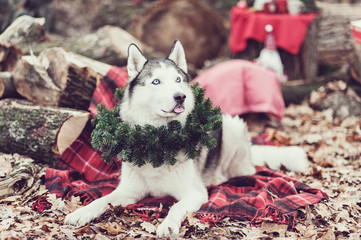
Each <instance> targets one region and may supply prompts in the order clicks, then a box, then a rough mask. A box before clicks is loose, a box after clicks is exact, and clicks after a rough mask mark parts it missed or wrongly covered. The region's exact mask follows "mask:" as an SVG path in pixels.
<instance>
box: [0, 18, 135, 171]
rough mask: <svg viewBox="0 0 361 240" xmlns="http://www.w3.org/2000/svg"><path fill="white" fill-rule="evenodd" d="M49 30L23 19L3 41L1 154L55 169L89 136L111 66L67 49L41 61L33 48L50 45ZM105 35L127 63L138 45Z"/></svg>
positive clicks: (44, 54) (112, 31) (120, 34)
mask: <svg viewBox="0 0 361 240" xmlns="http://www.w3.org/2000/svg"><path fill="white" fill-rule="evenodd" d="M43 24H44V21H43V20H42V19H36V18H32V17H29V16H23V17H19V18H18V19H16V20H15V21H14V22H13V23H12V25H10V26H9V27H8V28H7V29H6V30H5V31H4V32H3V33H2V34H1V35H0V98H1V99H2V100H0V131H1V135H0V151H1V152H6V153H20V154H24V155H27V156H30V157H32V158H34V159H35V160H38V161H40V162H45V163H50V164H51V163H54V162H55V159H57V157H59V155H60V154H61V153H62V152H64V150H65V149H66V148H67V147H68V146H69V145H70V144H71V143H72V142H73V141H74V140H75V139H76V138H77V137H78V136H79V134H80V133H81V131H82V130H83V128H84V126H85V124H86V123H87V121H88V119H89V112H88V111H86V110H87V109H88V106H89V103H90V100H91V97H92V94H93V91H94V89H95V87H96V86H97V84H98V83H99V81H100V79H101V78H102V77H103V76H104V75H105V74H106V73H107V72H108V70H109V69H110V67H111V66H110V65H108V64H106V63H102V62H100V61H96V60H93V59H91V58H87V57H84V56H82V55H79V54H76V53H73V52H71V51H67V50H65V49H63V48H61V47H51V48H45V49H44V50H42V51H41V52H40V53H39V55H38V56H35V55H34V54H33V53H32V52H31V46H36V45H38V46H40V45H42V44H44V43H45V42H44V40H45V39H46V36H45V33H44V30H43V26H42V25H43ZM101 31H103V34H102V36H103V38H108V39H107V40H108V43H109V42H110V41H111V40H112V39H111V37H113V36H116V37H117V38H118V41H117V42H116V41H113V45H111V44H107V47H108V49H111V51H113V54H117V55H118V58H119V59H121V58H123V59H125V58H126V46H127V45H128V44H129V41H131V42H136V39H132V38H129V34H128V33H126V32H125V31H123V30H122V29H119V28H116V27H114V28H112V27H106V28H103V29H102V30H101ZM104 32H108V33H109V35H106V34H104ZM95 34H96V33H95ZM122 38H123V39H124V38H128V39H127V41H126V40H123V41H122ZM79 41H80V40H79ZM99 42H104V41H99ZM118 43H119V44H118ZM94 44H96V43H94ZM139 45H140V46H141V44H139ZM88 47H90V48H94V49H95V48H101V47H100V46H94V45H93V46H88ZM27 48H30V51H29V50H28V49H27ZM26 51H29V52H30V54H29V55H25V54H24V52H26ZM105 51H107V50H105ZM108 52H110V50H109V51H108Z"/></svg>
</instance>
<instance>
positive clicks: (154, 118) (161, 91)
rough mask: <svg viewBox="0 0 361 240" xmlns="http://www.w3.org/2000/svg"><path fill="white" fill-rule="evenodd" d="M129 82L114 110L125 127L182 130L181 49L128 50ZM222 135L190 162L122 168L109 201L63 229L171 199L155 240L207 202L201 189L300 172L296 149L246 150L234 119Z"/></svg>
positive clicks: (186, 96) (185, 99) (302, 163)
mask: <svg viewBox="0 0 361 240" xmlns="http://www.w3.org/2000/svg"><path fill="white" fill-rule="evenodd" d="M127 71H128V75H129V80H128V83H127V86H126V89H125V93H124V97H123V100H122V102H121V106H120V116H121V118H122V119H123V121H125V122H127V123H128V124H130V125H135V124H138V125H145V124H150V125H154V126H156V127H159V126H161V125H166V124H167V123H168V122H169V121H172V120H178V121H180V122H181V124H183V125H184V124H185V122H186V118H187V115H188V114H189V113H190V112H191V111H192V109H193V107H194V104H195V103H194V96H193V93H192V89H191V87H190V79H189V77H188V75H187V64H186V58H185V53H184V50H183V47H182V45H181V43H180V42H179V41H175V42H174V45H173V47H172V49H171V51H170V54H169V56H168V57H167V58H165V59H162V60H147V59H146V58H145V57H144V56H143V54H142V53H141V51H140V50H139V49H138V47H137V46H136V45H134V44H131V45H130V46H129V49H128V65H127ZM222 121H223V123H222V124H223V127H222V130H221V131H220V132H219V133H218V134H215V137H216V138H217V141H218V145H217V147H216V148H214V149H212V150H208V149H207V148H203V149H202V151H201V154H200V156H199V157H198V159H196V160H188V159H187V158H186V156H185V155H184V154H183V153H179V154H178V155H177V163H176V164H175V165H172V166H171V165H162V166H161V167H158V168H153V167H152V166H151V165H150V164H146V165H144V166H142V167H136V166H134V165H133V164H132V163H128V162H123V163H122V169H121V181H120V183H119V185H118V187H117V188H116V189H115V190H114V191H113V192H112V193H110V194H109V195H106V196H104V197H102V198H99V199H97V200H95V201H93V202H92V203H90V204H89V205H87V206H85V207H83V208H80V209H78V210H76V211H75V212H73V213H71V214H69V215H68V216H67V217H66V218H65V223H68V224H74V225H85V224H87V223H89V222H90V221H91V220H92V219H94V218H96V217H99V216H100V215H101V214H102V213H104V212H105V211H106V209H107V208H108V206H109V204H111V205H112V206H118V205H122V206H126V205H128V204H132V203H136V202H137V201H139V200H141V199H143V198H144V197H146V196H148V195H151V196H154V197H162V196H166V195H170V196H173V197H174V198H176V199H177V200H178V202H177V203H176V204H174V205H173V206H172V207H171V208H170V210H169V213H168V215H167V217H166V218H165V219H164V220H163V222H162V223H161V224H160V225H159V226H158V228H157V232H156V234H157V236H158V237H166V236H170V235H173V234H178V233H179V228H180V226H181V223H182V221H183V220H184V218H185V216H186V214H187V213H192V212H195V211H197V210H199V209H200V207H201V206H202V204H204V203H205V202H207V200H208V193H207V188H206V187H207V186H208V185H210V184H219V183H221V182H224V181H227V180H228V179H230V178H233V177H236V176H243V175H250V174H254V173H255V167H254V166H255V165H263V164H265V163H266V164H267V165H268V166H269V167H270V168H272V169H279V167H280V166H281V164H282V165H284V166H285V167H286V168H288V169H289V170H292V171H301V172H302V171H305V170H306V169H307V157H306V153H305V151H304V150H303V149H302V148H300V147H296V146H292V147H271V146H251V143H250V139H249V136H248V131H247V127H246V124H245V123H244V122H243V121H242V120H241V119H239V118H238V117H231V116H228V115H224V116H223V117H222Z"/></svg>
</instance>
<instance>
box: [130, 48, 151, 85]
mask: <svg viewBox="0 0 361 240" xmlns="http://www.w3.org/2000/svg"><path fill="white" fill-rule="evenodd" d="M147 61H148V60H147V59H146V58H145V57H144V56H143V54H142V52H141V51H140V50H139V48H138V47H137V45H135V44H130V45H129V48H128V63H127V71H128V77H129V80H133V79H134V78H135V77H136V76H137V75H138V73H139V72H140V71H141V70H142V68H143V66H144V64H145V63H146V62H147Z"/></svg>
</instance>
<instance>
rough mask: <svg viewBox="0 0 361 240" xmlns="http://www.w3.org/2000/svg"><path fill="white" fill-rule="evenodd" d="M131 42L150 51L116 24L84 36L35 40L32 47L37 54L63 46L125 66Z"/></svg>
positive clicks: (92, 57)
mask: <svg viewBox="0 0 361 240" xmlns="http://www.w3.org/2000/svg"><path fill="white" fill-rule="evenodd" d="M131 43H135V44H137V46H138V47H139V48H140V49H142V50H143V51H144V50H145V51H149V50H148V48H147V47H146V46H145V45H144V44H142V43H141V42H140V41H139V40H138V39H136V38H135V37H133V36H132V35H131V34H130V33H128V32H127V31H125V30H123V29H121V28H119V27H115V26H104V27H102V28H100V29H98V30H97V31H96V32H94V33H90V34H87V35H84V36H82V37H77V38H67V39H58V40H55V39H54V40H50V41H45V42H40V43H38V42H35V43H34V44H32V45H31V49H32V50H33V52H34V54H35V55H37V54H39V53H40V52H41V51H43V50H45V49H47V48H52V47H62V48H64V49H66V50H69V51H71V52H75V53H77V54H80V55H83V56H85V57H88V58H91V59H94V60H96V61H100V62H105V63H108V64H112V65H118V66H124V65H126V63H127V57H128V46H129V45H130V44H131ZM26 53H27V54H29V53H30V52H29V51H27V52H26Z"/></svg>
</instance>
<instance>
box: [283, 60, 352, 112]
mask: <svg viewBox="0 0 361 240" xmlns="http://www.w3.org/2000/svg"><path fill="white" fill-rule="evenodd" d="M338 80H343V81H346V82H348V81H349V80H350V74H349V67H348V66H347V65H344V66H343V67H341V68H340V69H339V70H338V71H336V72H334V73H332V74H330V75H323V76H319V77H317V78H316V79H315V81H313V82H307V81H305V80H295V81H288V82H286V83H282V84H281V90H282V95H283V99H284V101H285V103H286V105H289V104H290V103H295V104H300V103H301V102H302V101H303V100H304V99H305V97H308V96H310V94H311V92H312V91H315V90H317V89H318V88H319V87H321V86H323V85H326V84H327V83H329V82H331V81H338Z"/></svg>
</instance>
